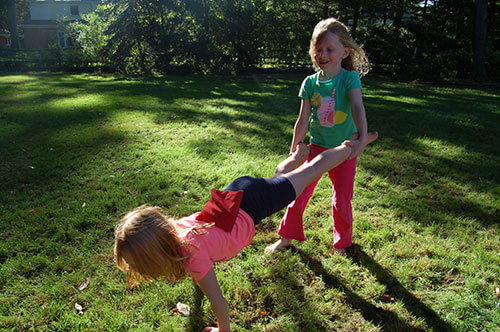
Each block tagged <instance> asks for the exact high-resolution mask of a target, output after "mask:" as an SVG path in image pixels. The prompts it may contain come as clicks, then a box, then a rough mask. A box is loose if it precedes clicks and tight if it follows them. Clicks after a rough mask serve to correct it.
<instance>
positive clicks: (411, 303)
mask: <svg viewBox="0 0 500 332" xmlns="http://www.w3.org/2000/svg"><path fill="white" fill-rule="evenodd" d="M347 256H348V257H349V258H351V259H352V261H353V262H354V263H356V264H358V265H359V266H361V267H364V268H366V269H368V270H369V271H370V272H371V273H372V274H373V275H374V276H375V278H376V279H377V281H378V282H379V283H381V284H382V285H385V286H386V289H387V292H388V293H389V294H390V295H392V296H393V297H394V298H395V299H397V300H401V301H402V302H403V303H404V306H405V307H406V309H407V310H408V311H409V312H411V313H412V314H413V315H415V316H416V317H421V318H423V319H424V320H425V322H426V324H427V326H429V327H430V328H432V330H434V331H450V332H452V331H455V329H454V328H453V326H451V325H450V324H448V323H447V322H445V321H444V320H442V319H441V317H439V316H438V315H437V314H436V312H434V310H432V309H431V308H429V307H428V306H426V305H425V304H423V303H422V302H420V300H419V299H418V298H416V297H415V295H413V294H412V293H410V292H409V291H407V290H406V288H405V287H404V286H403V285H401V283H400V282H399V281H398V279H396V277H394V276H393V275H392V274H391V273H390V272H389V271H388V270H387V269H385V268H383V267H382V266H381V265H380V264H378V263H377V262H376V261H375V260H374V259H373V258H372V257H370V256H369V255H368V254H367V253H365V252H364V251H363V249H362V247H361V246H359V245H357V244H353V245H352V246H351V247H350V248H349V249H348V250H347Z"/></svg>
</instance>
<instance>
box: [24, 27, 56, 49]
mask: <svg viewBox="0 0 500 332" xmlns="http://www.w3.org/2000/svg"><path fill="white" fill-rule="evenodd" d="M24 43H25V45H26V49H27V50H40V49H45V48H48V46H49V45H50V44H53V43H57V30H56V29H55V28H53V29H51V28H28V27H25V28H24Z"/></svg>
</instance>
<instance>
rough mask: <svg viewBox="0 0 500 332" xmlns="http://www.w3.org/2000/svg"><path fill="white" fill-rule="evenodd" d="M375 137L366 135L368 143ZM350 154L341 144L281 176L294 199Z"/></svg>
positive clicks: (344, 145)
mask: <svg viewBox="0 0 500 332" xmlns="http://www.w3.org/2000/svg"><path fill="white" fill-rule="evenodd" d="M377 137H378V133H377V132H371V133H368V143H371V142H373V141H375V140H376V139H377ZM350 154H351V148H350V147H349V146H347V145H346V144H342V145H339V146H337V147H335V148H332V149H329V150H326V151H323V152H322V153H320V154H319V155H317V156H316V157H315V158H314V159H313V160H311V161H310V162H308V163H307V164H303V165H302V166H300V167H298V168H297V169H295V170H293V171H291V172H289V173H286V174H284V175H283V176H284V177H286V178H287V179H288V180H289V181H290V182H291V183H292V185H293V188H294V189H295V195H296V196H295V197H298V196H299V195H300V194H301V193H302V191H303V190H304V189H305V188H306V187H307V186H308V185H309V184H311V183H313V182H314V180H316V179H317V178H318V177H320V176H321V175H322V174H323V173H325V172H328V171H329V170H330V169H332V168H334V167H337V166H338V165H340V163H342V162H343V161H344V160H346V159H347V158H348V157H349V156H350Z"/></svg>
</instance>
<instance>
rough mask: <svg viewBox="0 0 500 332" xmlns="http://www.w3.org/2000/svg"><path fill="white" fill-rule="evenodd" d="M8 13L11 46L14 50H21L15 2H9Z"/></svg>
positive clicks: (12, 0)
mask: <svg viewBox="0 0 500 332" xmlns="http://www.w3.org/2000/svg"><path fill="white" fill-rule="evenodd" d="M7 1H8V3H7V11H8V13H9V14H8V15H9V30H10V45H11V48H12V49H14V50H18V49H19V34H18V32H17V13H16V4H15V2H14V0H7Z"/></svg>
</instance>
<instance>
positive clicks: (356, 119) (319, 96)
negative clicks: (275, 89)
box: [265, 18, 369, 253]
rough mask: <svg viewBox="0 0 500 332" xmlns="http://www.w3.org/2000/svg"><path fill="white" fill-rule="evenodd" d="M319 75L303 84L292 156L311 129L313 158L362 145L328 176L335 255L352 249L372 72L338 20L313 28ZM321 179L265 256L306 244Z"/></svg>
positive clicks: (295, 205) (290, 213)
mask: <svg viewBox="0 0 500 332" xmlns="http://www.w3.org/2000/svg"><path fill="white" fill-rule="evenodd" d="M309 54H310V56H311V60H312V63H313V65H314V68H315V69H316V70H317V72H316V73H315V74H313V75H311V76H308V77H306V78H305V79H304V81H303V82H302V86H301V88H300V92H299V97H300V98H302V102H301V107H300V113H299V117H298V119H297V122H296V123H295V128H294V132H293V139H292V145H291V148H290V152H292V153H293V152H294V151H295V149H296V148H297V145H298V144H299V143H301V142H303V141H304V138H305V136H306V134H307V131H308V129H309V131H310V134H311V138H310V143H311V150H310V153H309V156H308V162H309V161H311V160H312V159H313V158H314V157H315V156H317V155H318V154H320V153H321V152H323V151H325V150H326V149H329V148H332V147H334V146H337V145H339V144H341V143H342V142H343V141H344V140H348V139H350V138H351V135H353V134H354V133H357V134H358V135H359V139H358V141H357V144H356V145H355V146H352V148H353V152H352V155H351V156H350V157H349V159H348V160H346V161H344V162H343V163H341V164H340V165H338V166H337V167H335V168H332V169H331V170H329V171H328V175H329V176H330V180H331V182H332V184H333V197H332V210H333V249H332V252H331V253H341V252H345V249H346V248H347V247H349V246H350V245H351V244H352V207H351V199H352V195H353V186H354V174H355V171H356V157H357V156H359V155H360V154H361V153H363V150H364V148H365V146H366V144H367V122H366V114H365V107H364V105H363V99H362V93H361V81H360V76H363V75H364V74H366V73H367V72H368V71H369V62H368V59H367V57H366V55H365V52H364V51H363V49H362V48H361V47H360V46H359V45H358V44H356V42H355V41H354V40H353V39H352V38H351V36H350V35H349V31H348V30H347V27H346V26H345V25H344V24H343V23H341V22H339V21H338V20H337V19H335V18H329V19H325V20H322V21H320V22H319V23H318V24H317V25H316V27H315V28H314V31H313V34H312V38H311V44H310V48H309ZM319 179H320V177H318V179H317V180H316V181H314V182H313V183H312V184H311V185H309V186H308V187H307V188H306V189H305V190H304V192H303V193H302V194H301V195H300V196H299V197H298V198H297V199H296V200H295V201H294V202H292V203H291V204H290V205H289V206H288V208H287V211H286V214H285V216H284V217H283V219H282V220H281V224H280V227H279V229H278V234H279V235H280V236H281V239H280V240H279V241H277V242H276V243H274V244H272V245H270V246H268V247H267V248H266V250H265V251H266V253H270V252H273V251H274V250H276V249H278V248H282V247H287V246H288V245H290V243H291V241H292V239H295V240H298V241H305V239H306V238H305V236H304V230H303V217H302V216H303V213H304V209H305V207H306V205H307V202H308V201H309V199H310V198H311V196H312V194H313V191H314V188H315V187H316V184H317V183H318V181H319Z"/></svg>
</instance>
